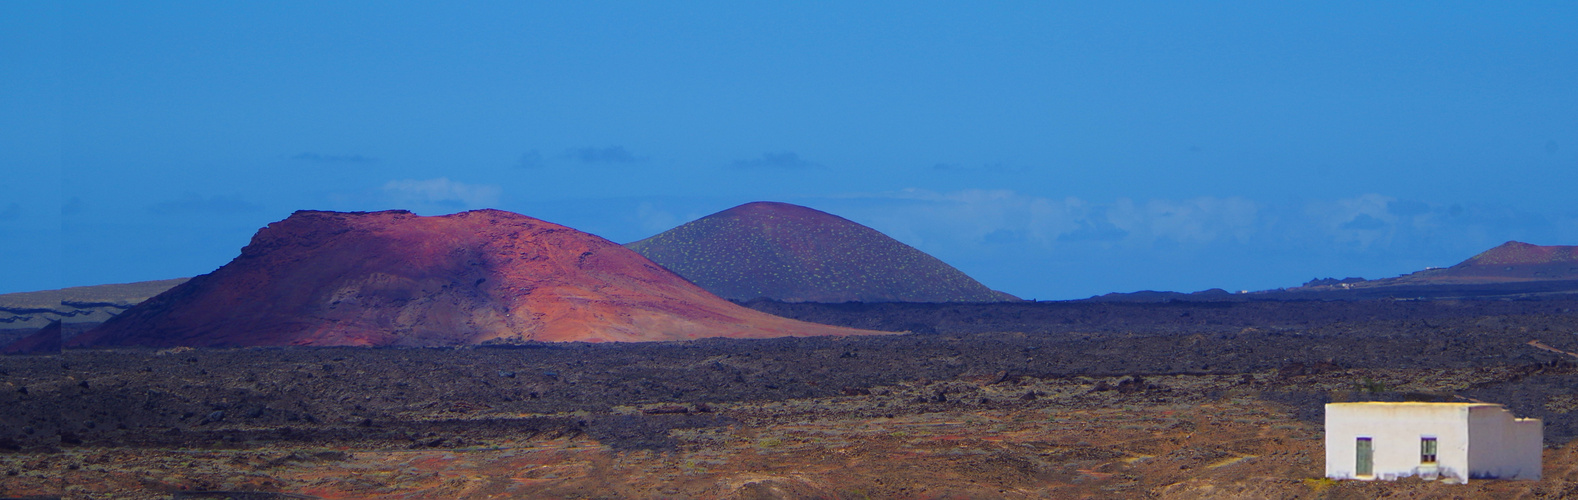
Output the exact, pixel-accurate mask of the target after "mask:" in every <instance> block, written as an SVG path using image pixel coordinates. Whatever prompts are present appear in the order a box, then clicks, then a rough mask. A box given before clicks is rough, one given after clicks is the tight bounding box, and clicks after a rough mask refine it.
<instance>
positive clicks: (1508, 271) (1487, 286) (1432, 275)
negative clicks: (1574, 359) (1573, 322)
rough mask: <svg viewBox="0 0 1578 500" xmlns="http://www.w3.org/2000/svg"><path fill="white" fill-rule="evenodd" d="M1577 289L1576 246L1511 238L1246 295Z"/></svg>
mask: <svg viewBox="0 0 1578 500" xmlns="http://www.w3.org/2000/svg"><path fill="white" fill-rule="evenodd" d="M1573 294H1578V247H1575V246H1554V245H1553V246H1540V245H1531V244H1528V243H1523V242H1518V241H1509V242H1506V243H1503V244H1501V245H1500V246H1497V247H1495V248H1492V249H1490V250H1486V251H1484V252H1481V253H1480V254H1479V255H1475V256H1473V257H1470V258H1469V259H1468V260H1465V261H1463V262H1460V263H1458V264H1457V265H1454V266H1452V267H1443V268H1431V269H1425V270H1423V271H1418V272H1413V273H1409V274H1405V275H1402V276H1397V277H1394V278H1382V279H1375V280H1366V279H1362V278H1345V279H1341V280H1338V279H1332V278H1327V279H1316V280H1311V281H1310V282H1308V283H1305V284H1304V285H1303V286H1300V287H1296V288H1288V289H1286V290H1267V291H1261V292H1251V293H1250V294H1249V295H1248V297H1246V298H1255V299H1259V298H1275V299H1289V298H1292V299H1377V298H1426V299H1428V298H1473V297H1478V298H1491V297H1509V298H1510V297H1540V296H1550V295H1573Z"/></svg>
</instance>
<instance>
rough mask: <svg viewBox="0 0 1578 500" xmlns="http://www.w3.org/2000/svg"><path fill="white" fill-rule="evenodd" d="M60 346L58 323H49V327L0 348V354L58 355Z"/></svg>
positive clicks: (59, 327)
mask: <svg viewBox="0 0 1578 500" xmlns="http://www.w3.org/2000/svg"><path fill="white" fill-rule="evenodd" d="M60 345H61V326H60V321H51V322H49V326H46V327H43V328H40V329H38V331H36V332H33V333H32V334H31V335H28V336H26V337H22V338H21V339H18V340H17V341H15V342H11V343H10V344H8V345H6V346H5V347H0V354H60Z"/></svg>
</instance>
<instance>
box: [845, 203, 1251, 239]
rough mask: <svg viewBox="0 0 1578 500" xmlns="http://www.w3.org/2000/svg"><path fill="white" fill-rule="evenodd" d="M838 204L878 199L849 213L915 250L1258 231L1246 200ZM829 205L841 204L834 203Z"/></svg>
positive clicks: (1214, 236) (1215, 236) (1243, 236)
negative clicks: (926, 247) (958, 246)
mask: <svg viewBox="0 0 1578 500" xmlns="http://www.w3.org/2000/svg"><path fill="white" fill-rule="evenodd" d="M840 199H841V200H864V201H883V200H886V201H887V202H888V203H876V204H870V203H866V204H861V205H859V206H855V207H851V208H850V209H848V210H847V211H841V212H840V213H848V214H849V216H850V217H851V218H855V219H858V220H860V221H861V222H863V223H867V224H868V225H871V226H872V227H874V228H877V229H878V230H881V231H883V232H885V233H888V234H889V235H890V236H893V237H894V238H896V239H899V240H901V241H905V242H908V243H910V244H912V245H916V246H928V247H937V246H956V245H990V244H1000V243H1008V242H1026V243H1031V244H1034V245H1036V246H1038V247H1041V248H1054V247H1058V246H1062V245H1070V244H1099V245H1131V246H1132V245H1152V244H1155V243H1157V242H1162V241H1168V242H1175V243H1182V244H1209V243H1212V242H1216V241H1219V240H1224V239H1231V240H1234V241H1238V242H1243V241H1246V240H1248V239H1249V238H1250V237H1251V236H1252V235H1253V234H1254V233H1255V232H1256V231H1257V230H1258V228H1259V225H1260V222H1259V221H1260V218H1261V212H1262V207H1261V206H1260V204H1258V203H1256V202H1254V201H1250V200H1247V199H1244V198H1236V197H1233V198H1215V197H1202V198H1194V199H1189V200H1161V199H1158V200H1148V201H1144V202H1135V201H1133V200H1129V199H1120V200H1117V201H1116V202H1114V203H1106V204H1102V203H1094V202H1091V201H1087V200H1084V199H1080V198H1075V197H1067V198H1061V199H1057V198H1044V197H1037V196H1029V195H1024V194H1020V193H1018V192H1015V191H1011V190H963V191H956V192H951V193H940V192H935V191H929V190H922V189H906V190H903V191H898V192H889V193H875V194H855V195H847V196H843V197H840ZM834 203H838V202H837V201H835V202H834Z"/></svg>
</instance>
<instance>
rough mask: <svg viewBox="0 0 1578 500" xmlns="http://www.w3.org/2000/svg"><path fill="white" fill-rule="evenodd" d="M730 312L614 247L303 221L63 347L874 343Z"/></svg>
mask: <svg viewBox="0 0 1578 500" xmlns="http://www.w3.org/2000/svg"><path fill="white" fill-rule="evenodd" d="M876 333H879V332H871V331H865V330H855V329H849V328H840V327H832V326H825V325H816V324H810V323H802V322H799V321H794V320H789V319H785V318H780V317H777V316H772V315H768V314H765V313H760V312H757V311H753V310H750V309H746V308H743V307H740V306H737V305H735V304H733V303H730V302H728V301H725V300H723V299H720V298H718V297H716V296H714V295H712V294H709V293H707V292H706V291H704V290H702V289H701V288H698V287H696V286H695V285H693V284H691V283H690V282H687V281H685V280H684V279H682V278H680V277H679V276H676V275H674V273H672V272H669V271H668V270H665V269H663V268H662V267H660V266H658V265H657V264H654V263H652V262H651V261H649V260H647V259H646V258H643V257H641V256H640V255H638V254H636V253H635V252H632V251H630V250H628V249H626V248H624V247H621V246H619V245H618V244H615V243H613V242H610V241H608V240H604V239H602V238H598V237H596V236H593V235H590V234H587V233H583V232H580V231H576V230H574V229H570V228H568V227H564V226H560V225H558V224H552V223H548V222H544V221H540V220H537V219H533V218H531V217H526V216H524V215H519V214H514V213H510V212H504V211H499V210H477V211H471V212H464V213H458V214H453V215H446V216H441V217H421V216H417V215H414V214H412V213H410V212H407V211H403V210H401V211H386V212H352V213H342V212H318V211H301V212H296V213H295V214H292V215H291V216H290V217H289V218H287V219H285V220H283V221H279V222H275V223H273V224H269V225H268V227H265V228H263V229H262V230H259V231H258V233H257V235H255V236H253V238H252V241H251V243H250V244H248V245H247V246H246V247H245V248H243V249H242V250H241V255H240V256H239V257H236V258H235V260H232V261H231V262H230V263H229V264H226V265H225V266H223V267H221V268H219V269H218V270H215V271H214V272H212V273H209V274H205V275H202V276H197V277H195V278H192V279H191V280H189V281H187V282H185V283H182V284H180V285H178V286H176V287H174V288H171V289H169V290H168V291H165V292H164V293H162V294H159V295H158V296H156V297H154V298H152V299H149V300H147V301H145V302H142V303H140V304H138V305H136V306H134V307H132V308H131V309H129V310H127V311H126V312H124V313H121V314H120V315H118V316H115V317H114V318H111V319H110V320H109V321H107V322H105V323H104V324H102V325H100V326H99V327H97V328H95V329H93V330H90V331H88V332H86V333H83V334H81V335H78V336H76V337H73V338H71V339H70V340H69V341H67V345H68V347H69V346H89V347H91V346H128V345H137V346H194V347H230V346H281V345H357V346H449V345H466V344H478V343H487V342H519V341H546V342H559V341H589V342H602V341H662V340H687V339H695V338H706V337H733V338H764V337H784V336H812V335H864V334H876Z"/></svg>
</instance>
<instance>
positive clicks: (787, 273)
mask: <svg viewBox="0 0 1578 500" xmlns="http://www.w3.org/2000/svg"><path fill="white" fill-rule="evenodd" d="M626 246H628V247H630V249H631V250H635V251H637V252H640V253H641V255H645V256H646V257H647V258H649V259H652V261H653V262H657V263H659V264H662V265H663V266H664V267H667V268H669V269H671V270H673V271H674V272H676V273H679V275H680V276H684V277H685V278H686V279H689V280H690V281H692V282H695V283H696V284H697V285H701V287H702V288H705V289H707V291H709V292H712V293H715V294H718V296H720V297H724V298H728V299H735V300H750V299H756V298H769V299H776V300H783V301H795V302H799V301H804V302H855V301H858V302H997V301H1014V300H1019V299H1018V298H1017V297H1014V296H1012V295H1009V294H1006V293H1003V292H997V291H993V290H992V289H990V288H987V287H986V286H984V285H982V284H981V283H979V282H977V281H975V280H974V279H971V278H970V277H969V276H966V275H965V274H964V273H962V272H960V271H959V270H958V269H954V268H953V266H949V265H948V264H946V263H943V261H940V260H937V258H936V257H932V256H930V255H927V254H926V253H925V252H922V251H920V250H916V249H915V248H914V247H911V246H909V245H905V244H903V243H900V242H899V241H898V240H895V239H893V238H889V237H888V236H887V235H885V234H882V233H881V232H878V231H877V230H875V229H871V228H869V227H866V226H862V225H860V224H856V223H854V222H851V221H849V220H848V219H845V218H843V217H839V216H836V215H832V214H829V213H826V212H821V211H817V210H813V209H810V208H806V207H802V206H798V205H790V204H788V203H772V202H756V203H747V204H744V205H740V206H737V207H734V208H731V209H728V210H724V211H722V212H718V213H715V214H712V215H709V216H706V217H703V218H701V219H697V220H695V221H692V222H690V223H687V224H685V225H682V226H679V227H676V228H674V229H671V230H668V231H667V232H664V233H662V234H659V235H657V236H653V237H651V238H647V239H644V240H641V241H637V242H635V243H630V244H628V245H626Z"/></svg>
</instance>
